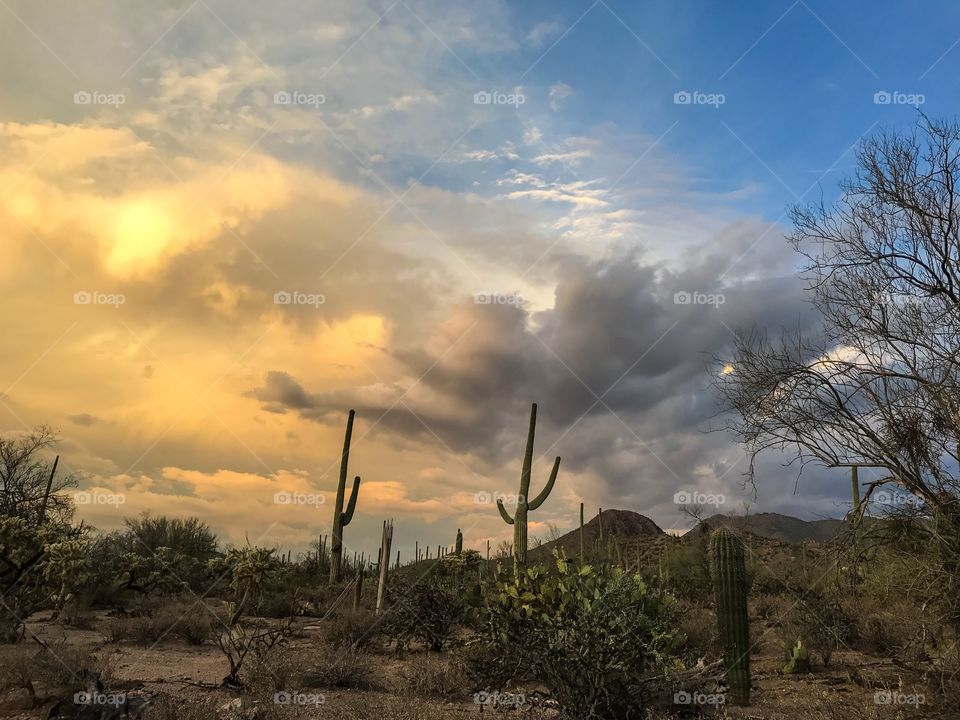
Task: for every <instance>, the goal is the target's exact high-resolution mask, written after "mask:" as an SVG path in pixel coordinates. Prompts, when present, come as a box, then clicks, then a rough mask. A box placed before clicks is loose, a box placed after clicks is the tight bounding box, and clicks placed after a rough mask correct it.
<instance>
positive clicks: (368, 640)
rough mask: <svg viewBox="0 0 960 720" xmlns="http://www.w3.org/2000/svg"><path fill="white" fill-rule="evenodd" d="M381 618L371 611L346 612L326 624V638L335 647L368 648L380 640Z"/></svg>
mask: <svg viewBox="0 0 960 720" xmlns="http://www.w3.org/2000/svg"><path fill="white" fill-rule="evenodd" d="M380 632H381V631H380V617H378V616H377V615H376V614H374V613H373V612H372V611H370V610H346V611H344V612H342V613H340V614H339V615H336V616H334V617H332V618H330V619H329V620H328V621H327V623H326V633H325V637H326V639H327V641H328V642H329V643H331V644H332V645H334V646H338V647H339V646H348V647H352V648H354V649H356V650H359V649H363V648H368V647H370V646H371V645H373V644H374V643H376V642H377V641H378V640H379V638H380Z"/></svg>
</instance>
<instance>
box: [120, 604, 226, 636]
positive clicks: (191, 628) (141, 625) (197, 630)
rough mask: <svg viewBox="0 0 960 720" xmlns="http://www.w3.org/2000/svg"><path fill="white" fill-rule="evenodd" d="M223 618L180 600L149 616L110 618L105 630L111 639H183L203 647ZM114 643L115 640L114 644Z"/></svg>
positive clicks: (202, 607)
mask: <svg viewBox="0 0 960 720" xmlns="http://www.w3.org/2000/svg"><path fill="white" fill-rule="evenodd" d="M225 622H226V619H225V618H224V617H222V616H219V617H218V616H215V614H214V613H213V612H212V611H211V610H209V609H208V608H206V607H204V606H202V605H201V604H200V603H196V602H190V601H189V600H183V601H180V602H176V603H173V604H171V605H167V606H166V607H164V608H161V609H159V610H156V611H154V612H153V613H152V614H151V615H141V616H137V617H131V618H111V619H110V620H109V621H108V623H107V628H108V630H109V632H110V633H112V636H109V635H108V637H111V639H113V637H116V638H117V639H118V640H124V639H127V638H130V639H133V640H138V641H140V642H146V643H151V644H152V643H156V642H160V641H163V640H182V641H184V642H186V643H189V644H190V645H204V644H206V643H207V642H209V641H210V640H212V639H213V638H214V636H215V635H216V634H217V632H218V631H219V630H220V629H221V628H222V627H223V626H224V623H225ZM116 641H117V640H114V642H116Z"/></svg>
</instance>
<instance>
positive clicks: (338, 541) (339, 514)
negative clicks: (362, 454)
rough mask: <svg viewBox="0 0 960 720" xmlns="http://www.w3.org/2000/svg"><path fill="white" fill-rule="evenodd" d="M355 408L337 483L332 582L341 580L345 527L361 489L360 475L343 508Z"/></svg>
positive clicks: (350, 419) (331, 554)
mask: <svg viewBox="0 0 960 720" xmlns="http://www.w3.org/2000/svg"><path fill="white" fill-rule="evenodd" d="M353 416H354V412H353V410H351V411H350V415H349V416H348V417H347V433H346V436H345V437H344V439H343V455H341V456H340V484H339V485H337V502H336V504H335V505H334V507H333V531H332V533H331V535H332V538H331V540H330V582H331V583H335V582H337V581H338V580H340V564H341V562H342V560H343V558H342V556H343V529H344V528H345V527H346V526H347V525H349V524H350V521H351V520H353V511H354V510H356V509H357V494H358V493H359V491H360V476H359V475H357V477H355V478H354V479H353V491H352V492H351V493H350V501H349V502H348V503H347V509H346V511H344V509H343V499H344V495H346V491H347V463H348V461H349V459H350V438H351V437H352V436H353Z"/></svg>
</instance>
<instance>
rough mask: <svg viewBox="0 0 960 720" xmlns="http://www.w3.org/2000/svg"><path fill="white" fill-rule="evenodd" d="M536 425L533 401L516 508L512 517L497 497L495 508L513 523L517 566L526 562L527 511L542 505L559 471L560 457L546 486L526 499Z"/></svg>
mask: <svg viewBox="0 0 960 720" xmlns="http://www.w3.org/2000/svg"><path fill="white" fill-rule="evenodd" d="M536 427H537V404H536V403H534V404H533V406H532V407H531V408H530V429H529V431H528V432H527V448H526V451H525V452H524V454H523V470H522V471H521V473H520V493H519V494H518V496H517V509H516V512H515V513H514V516H513V517H510V514H509V513H508V512H507V511H506V509H505V508H504V507H503V501H502V500H501V499H499V498H498V499H497V508H498V509H499V510H500V516H501V517H502V518H503V520H504V522H506V523H507V524H508V525H513V557H514V560H515V561H516V564H517V565H518V566H519V567H523V566H524V565H526V563H527V512H528V511H530V510H536V509H537V508H538V507H540V506H541V505H543V501H544V500H546V499H547V496H548V495H550V491H551V490H553V484H554V483H555V482H556V481H557V473H558V472H559V471H560V458H559V457H558V458H557V459H556V460H555V461H554V463H553V470H552V471H551V472H550V478H549V479H548V480H547V484H546V486H544V488H543V490H542V491H541V492H540V494H539V495H537V497H535V498H534V499H533V500H528V497H529V494H530V468H531V466H532V465H533V436H534V433H535V431H536Z"/></svg>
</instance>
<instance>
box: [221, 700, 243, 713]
mask: <svg viewBox="0 0 960 720" xmlns="http://www.w3.org/2000/svg"><path fill="white" fill-rule="evenodd" d="M242 708H243V700H242V699H241V698H234V699H233V700H231V701H230V702H228V703H224V704H223V705H221V706H220V712H233V711H235V710H240V709H242Z"/></svg>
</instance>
